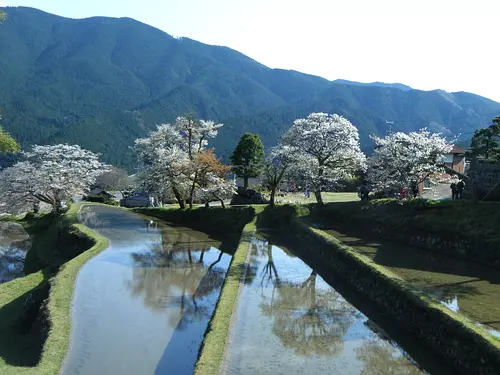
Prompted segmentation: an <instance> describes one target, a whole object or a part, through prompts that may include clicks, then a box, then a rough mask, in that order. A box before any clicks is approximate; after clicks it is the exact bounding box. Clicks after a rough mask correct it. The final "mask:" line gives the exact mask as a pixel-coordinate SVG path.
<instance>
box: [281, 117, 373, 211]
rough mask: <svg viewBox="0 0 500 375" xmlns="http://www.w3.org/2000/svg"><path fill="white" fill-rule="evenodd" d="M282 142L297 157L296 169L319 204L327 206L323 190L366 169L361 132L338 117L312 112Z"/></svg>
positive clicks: (297, 121)
mask: <svg viewBox="0 0 500 375" xmlns="http://www.w3.org/2000/svg"><path fill="white" fill-rule="evenodd" d="M281 142H282V144H283V145H285V146H288V147H289V150H290V152H292V153H293V154H294V155H295V157H296V161H295V163H294V169H295V171H296V172H297V174H298V175H300V176H301V177H302V179H303V181H304V183H306V184H307V185H308V186H309V187H310V188H311V190H314V194H315V196H316V200H317V201H318V203H319V204H323V198H322V196H321V191H322V190H324V189H325V188H330V189H331V188H332V187H333V186H334V184H335V183H336V181H338V180H339V179H342V178H349V177H351V176H352V174H353V173H354V172H356V171H358V170H360V169H363V168H364V166H365V160H366V158H365V155H364V154H363V153H362V152H361V150H360V145H359V135H358V130H357V129H356V127H355V126H354V125H352V124H351V123H350V122H349V120H347V119H345V118H344V117H342V116H339V115H337V114H333V115H331V114H327V113H311V114H310V115H309V116H307V118H305V119H297V120H295V121H294V123H293V125H292V127H291V128H290V129H289V130H288V131H287V132H286V133H285V134H284V135H283V137H282V140H281Z"/></svg>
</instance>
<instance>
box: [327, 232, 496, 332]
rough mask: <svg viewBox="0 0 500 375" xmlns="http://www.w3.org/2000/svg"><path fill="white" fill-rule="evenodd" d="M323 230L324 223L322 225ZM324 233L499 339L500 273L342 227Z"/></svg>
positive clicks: (493, 269) (479, 265)
mask: <svg viewBox="0 0 500 375" xmlns="http://www.w3.org/2000/svg"><path fill="white" fill-rule="evenodd" d="M323 226H325V223H323ZM325 232H327V233H329V234H331V235H332V236H334V237H336V238H337V239H339V240H340V241H342V242H344V243H345V244H346V245H349V246H351V247H352V248H353V249H354V250H356V251H357V252H359V253H361V254H363V255H365V256H367V257H368V258H370V259H372V260H373V261H374V262H375V263H377V264H379V265H382V266H384V267H386V268H388V269H390V270H391V271H393V272H394V273H395V274H397V275H399V276H400V277H402V278H403V279H405V280H406V281H408V282H410V283H411V284H413V285H414V286H416V287H418V288H420V289H422V290H424V291H425V292H426V293H428V294H429V295H431V296H432V297H434V298H436V299H437V300H438V301H440V302H441V303H442V304H443V305H445V306H446V307H448V308H449V309H450V310H453V311H455V312H458V313H460V314H463V315H465V316H466V317H468V318H469V319H471V320H472V321H473V322H475V323H476V324H477V325H480V326H483V327H484V328H486V329H487V330H488V331H489V332H490V333H491V334H493V335H495V336H497V337H500V271H498V270H497V269H495V268H491V267H487V266H483V265H481V264H477V263H472V262H468V261H465V260H461V259H457V258H453V257H451V256H448V255H445V254H440V253H435V252H431V251H427V250H422V249H419V248H416V247H412V246H405V245H402V244H399V243H394V242H391V241H385V240H382V239H380V238H377V237H376V236H375V235H374V234H372V233H366V232H363V233H362V232H361V231H359V230H358V231H356V230H355V229H353V228H348V227H347V226H345V225H343V226H341V225H335V228H332V225H331V224H328V229H325Z"/></svg>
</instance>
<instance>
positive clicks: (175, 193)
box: [172, 187, 186, 210]
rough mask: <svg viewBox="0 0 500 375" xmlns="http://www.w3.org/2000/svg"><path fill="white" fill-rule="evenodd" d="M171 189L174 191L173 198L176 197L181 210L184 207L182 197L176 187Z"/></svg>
mask: <svg viewBox="0 0 500 375" xmlns="http://www.w3.org/2000/svg"><path fill="white" fill-rule="evenodd" d="M172 191H173V192H174V196H175V199H177V203H179V207H180V209H181V210H183V209H185V208H186V204H185V203H184V199H182V197H181V194H180V193H179V190H177V188H175V187H174V188H172Z"/></svg>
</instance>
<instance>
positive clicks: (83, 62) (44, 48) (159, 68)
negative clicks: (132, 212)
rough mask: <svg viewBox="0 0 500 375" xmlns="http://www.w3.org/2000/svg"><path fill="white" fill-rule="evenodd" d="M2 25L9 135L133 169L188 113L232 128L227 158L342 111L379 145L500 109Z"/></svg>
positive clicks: (56, 30) (61, 29) (33, 23)
mask: <svg viewBox="0 0 500 375" xmlns="http://www.w3.org/2000/svg"><path fill="white" fill-rule="evenodd" d="M6 10H7V12H8V19H7V21H6V22H5V23H3V24H1V25H0V56H1V59H0V77H2V79H1V80H0V108H1V109H2V115H3V119H2V122H3V125H4V126H5V128H6V129H7V130H8V131H9V132H10V133H11V134H12V135H13V136H14V137H16V138H17V139H18V140H20V141H21V143H22V145H23V146H24V147H27V146H29V145H30V144H33V143H55V142H70V143H79V144H81V145H82V146H84V147H86V148H89V149H91V150H94V151H97V152H101V153H103V157H104V158H105V160H107V161H108V162H111V163H115V164H118V165H122V166H127V167H132V166H133V162H134V161H133V157H132V156H131V155H130V151H129V148H128V146H130V145H132V143H133V141H134V139H135V138H137V137H143V136H145V135H146V134H147V132H148V131H149V130H151V129H154V127H155V126H156V124H159V123H164V122H169V121H172V120H173V119H174V118H175V117H177V116H179V115H183V114H185V113H188V112H190V113H193V114H195V115H197V116H199V117H201V118H205V119H208V118H211V119H213V120H216V121H221V122H224V123H225V124H226V126H225V127H224V128H222V130H221V132H220V136H219V138H218V139H217V141H216V143H215V144H214V145H215V146H216V148H217V152H218V154H220V155H222V156H224V157H227V156H228V155H229V154H230V152H231V150H232V148H233V147H234V146H235V144H236V143H237V140H238V138H239V137H240V135H241V134H243V133H244V132H245V131H253V132H259V133H260V134H261V136H262V139H263V142H264V144H265V145H266V146H267V147H269V146H272V145H274V144H275V143H276V142H277V140H278V139H279V136H280V135H281V134H282V132H283V131H284V130H286V129H287V127H289V126H290V124H291V123H292V121H293V119H294V118H296V117H299V116H306V115H307V114H308V113H310V112H312V111H325V112H337V113H340V114H343V115H344V116H346V117H347V118H348V119H350V120H351V121H352V122H353V123H354V124H355V125H356V126H357V127H358V128H359V130H360V135H361V140H362V143H363V147H364V148H365V149H369V146H370V139H369V135H370V134H384V133H385V132H386V131H387V130H388V129H392V130H405V131H408V130H414V129H419V128H421V127H429V128H430V129H432V130H436V131H442V132H444V133H445V134H447V135H456V134H458V133H464V134H470V133H471V132H472V131H473V130H474V129H475V128H477V127H481V126H485V125H487V124H488V123H489V122H490V120H491V118H492V117H494V116H496V115H499V114H500V104H499V103H496V102H493V101H491V100H488V99H486V98H482V97H480V96H477V95H473V94H469V93H453V94H450V93H446V92H444V91H439V90H437V91H431V92H424V91H418V90H412V89H411V88H410V87H408V86H405V85H402V84H385V83H381V82H375V83H372V84H360V83H356V82H350V81H342V80H337V81H334V82H330V81H327V80H325V79H323V78H320V77H316V76H311V75H307V74H303V73H300V72H295V71H288V70H281V69H270V68H268V67H266V66H264V65H262V64H260V63H258V62H256V61H255V60H252V59H251V58H249V57H247V56H245V55H243V54H241V53H239V52H237V51H234V50H232V49H230V48H227V47H218V46H210V45H206V44H203V43H199V42H196V41H194V40H190V39H188V38H181V39H176V38H173V37H171V36H170V35H168V34H166V33H164V32H162V31H160V30H158V29H155V28H153V27H151V26H148V25H145V24H142V23H140V22H137V21H135V20H132V19H127V18H122V19H114V18H104V17H94V18H89V19H81V20H73V19H66V18H62V17H58V16H54V15H51V14H47V13H44V12H42V11H39V10H36V9H31V8H23V7H19V8H6Z"/></svg>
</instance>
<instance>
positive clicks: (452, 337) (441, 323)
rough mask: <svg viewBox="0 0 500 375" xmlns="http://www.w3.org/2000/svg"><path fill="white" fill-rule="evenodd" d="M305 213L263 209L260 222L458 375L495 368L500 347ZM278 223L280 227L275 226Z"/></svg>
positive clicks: (297, 210) (291, 208) (299, 210)
mask: <svg viewBox="0 0 500 375" xmlns="http://www.w3.org/2000/svg"><path fill="white" fill-rule="evenodd" d="M300 215H307V212H306V210H305V209H304V208H300V209H298V208H294V207H290V206H288V207H287V206H284V207H279V208H277V209H275V210H266V211H264V214H262V215H261V217H260V218H259V222H260V223H262V224H263V225H264V226H266V227H270V225H271V224H272V223H275V228H276V229H278V230H279V231H281V232H282V233H283V234H286V235H287V236H288V237H292V239H291V240H292V241H293V240H295V241H296V242H297V243H302V244H304V246H298V247H297V249H302V251H301V253H300V254H298V255H300V256H301V257H303V258H304V259H308V260H309V261H310V263H311V264H316V265H323V266H326V267H329V268H330V269H331V270H332V271H334V272H335V273H336V274H337V275H338V277H340V278H342V279H344V280H346V281H348V282H349V283H350V284H351V285H352V286H353V287H354V288H355V289H357V290H358V291H359V293H360V294H361V295H363V296H365V297H366V298H367V299H369V300H370V301H372V302H373V303H374V304H375V305H377V306H378V307H379V308H381V309H382V310H383V311H385V313H386V314H387V315H388V317H390V318H391V319H393V320H394V322H395V323H396V324H398V325H399V326H400V327H402V328H404V329H405V330H406V331H407V332H409V333H410V334H412V335H413V336H415V337H417V338H418V339H419V340H421V342H422V343H424V344H425V345H426V346H428V347H429V348H431V349H432V350H433V351H434V352H436V353H439V354H440V355H441V356H442V357H443V358H444V359H445V360H446V361H447V362H448V363H450V364H451V365H453V366H454V367H456V368H457V369H458V370H459V371H461V372H462V373H466V374H469V373H477V374H491V373H495V371H496V370H495V369H496V368H498V366H499V365H500V350H499V349H500V342H499V340H498V339H495V338H494V337H492V336H491V335H490V334H488V333H487V332H486V331H485V330H483V329H481V328H479V327H477V326H476V325H475V324H474V323H473V322H471V321H469V320H468V319H467V318H465V317H463V316H461V315H459V314H457V313H454V312H452V311H451V310H449V309H447V308H446V307H445V306H443V305H441V304H440V303H438V302H437V301H436V300H434V299H432V298H430V297H429V296H427V295H426V294H425V293H423V292H421V291H420V290H419V289H417V288H414V287H412V286H411V285H410V284H408V283H407V282H405V281H404V280H403V279H401V278H400V277H398V276H397V275H395V274H393V273H392V272H390V271H389V270H387V269H386V268H385V267H382V266H380V265H377V264H375V263H374V262H373V261H371V260H370V259H368V258H366V257H365V256H363V255H360V254H358V253H357V252H356V251H355V250H353V249H352V248H350V247H348V246H346V245H344V244H342V243H341V242H340V241H338V240H337V239H335V238H334V237H332V236H330V235H328V234H327V233H325V232H323V231H321V230H318V229H315V228H312V227H310V226H308V225H307V224H305V223H304V222H302V221H300V220H298V219H297V216H300ZM278 223H279V225H278Z"/></svg>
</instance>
